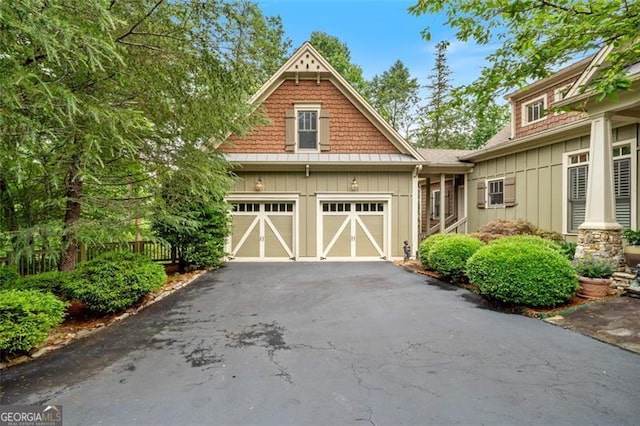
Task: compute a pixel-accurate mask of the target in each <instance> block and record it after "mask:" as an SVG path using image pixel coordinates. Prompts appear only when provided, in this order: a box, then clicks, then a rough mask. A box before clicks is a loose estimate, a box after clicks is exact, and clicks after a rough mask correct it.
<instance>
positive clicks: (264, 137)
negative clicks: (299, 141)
mask: <svg viewBox="0 0 640 426" xmlns="http://www.w3.org/2000/svg"><path fill="white" fill-rule="evenodd" d="M305 101H306V102H320V103H321V104H322V110H328V111H329V113H330V119H329V122H330V125H329V126H330V127H329V132H330V147H329V146H327V147H325V146H323V147H322V148H323V151H325V149H327V148H328V151H326V152H330V153H333V154H342V153H382V154H391V153H397V152H398V149H397V148H396V147H395V146H393V144H392V143H391V142H389V141H388V140H387V139H386V138H385V137H384V136H383V135H382V133H380V131H378V129H376V127H375V126H374V125H373V124H371V122H370V121H369V120H368V119H367V118H366V117H365V116H364V115H363V114H362V113H361V112H360V111H359V110H358V109H357V108H356V107H355V106H354V105H353V104H352V103H351V102H350V101H349V100H348V99H347V98H346V97H345V96H344V95H343V94H342V92H340V91H339V90H338V89H337V88H336V87H335V86H334V85H333V83H331V82H330V81H327V80H321V81H320V84H318V83H317V82H316V81H315V80H313V81H311V80H301V81H300V82H299V83H298V84H296V82H295V81H293V80H286V81H284V82H283V83H282V84H281V85H280V87H278V88H277V89H276V90H275V91H274V92H273V93H272V94H271V96H269V98H268V99H267V100H266V101H265V102H264V110H265V112H266V114H267V116H268V117H269V120H270V121H271V123H270V124H268V125H266V126H262V127H260V128H258V129H257V130H255V131H253V132H251V133H249V134H247V135H246V136H245V137H244V138H243V139H240V138H238V137H236V136H231V137H230V138H229V141H230V142H231V143H232V145H231V144H226V145H224V146H223V147H222V150H223V151H224V152H227V153H248V152H269V153H280V152H282V153H284V152H286V149H285V137H286V135H285V114H286V111H289V110H291V109H293V107H294V103H295V102H305ZM323 145H324V144H323Z"/></svg>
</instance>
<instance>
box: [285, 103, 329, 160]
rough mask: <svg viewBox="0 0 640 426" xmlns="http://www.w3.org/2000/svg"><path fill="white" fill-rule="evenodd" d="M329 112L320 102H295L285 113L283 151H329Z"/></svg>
mask: <svg viewBox="0 0 640 426" xmlns="http://www.w3.org/2000/svg"><path fill="white" fill-rule="evenodd" d="M329 117H330V115H329V110H327V109H322V105H321V103H320V102H296V103H294V104H293V109H291V110H288V111H286V113H285V150H286V151H289V152H298V151H302V152H326V151H330V150H331V144H330V140H331V138H330V134H329V133H330V132H329V131H330V126H329Z"/></svg>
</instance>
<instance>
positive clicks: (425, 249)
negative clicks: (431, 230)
mask: <svg viewBox="0 0 640 426" xmlns="http://www.w3.org/2000/svg"><path fill="white" fill-rule="evenodd" d="M451 235H454V234H434V235H431V236H430V237H427V238H426V239H424V240H423V241H422V242H421V243H420V247H418V257H419V258H420V263H422V266H423V267H425V268H426V269H432V268H431V266H430V265H429V252H430V251H431V248H432V247H433V245H434V244H436V243H437V242H439V241H442V240H444V239H447V238H449V237H451Z"/></svg>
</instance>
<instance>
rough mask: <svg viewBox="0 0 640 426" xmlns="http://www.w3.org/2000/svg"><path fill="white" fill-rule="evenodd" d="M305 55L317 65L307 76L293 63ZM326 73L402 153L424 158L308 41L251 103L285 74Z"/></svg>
mask: <svg viewBox="0 0 640 426" xmlns="http://www.w3.org/2000/svg"><path fill="white" fill-rule="evenodd" d="M306 55H311V56H312V57H313V58H314V59H315V60H316V61H317V62H318V65H319V66H320V69H319V70H318V71H317V72H311V73H309V74H312V76H309V75H307V76H306V77H305V75H304V74H305V73H304V72H302V71H301V72H295V73H293V69H294V68H295V64H296V63H297V62H299V61H300V60H301V59H303V58H304V57H305V56H306ZM300 73H302V75H299V74H300ZM327 74H328V76H329V81H331V82H332V83H333V84H334V85H335V86H336V88H337V89H338V90H339V91H340V92H341V93H342V94H344V95H345V96H346V97H347V99H349V101H351V102H352V103H353V105H354V106H355V107H356V108H357V109H358V110H359V111H360V112H362V113H363V114H364V115H365V117H367V119H368V120H369V121H370V122H371V124H373V126H374V127H375V128H377V129H378V130H379V131H380V132H381V133H382V134H383V135H384V136H385V137H386V138H387V139H388V140H389V142H391V144H393V145H394V146H395V147H396V148H398V150H399V151H400V152H401V153H403V154H408V155H411V156H412V157H414V158H415V159H416V160H423V158H422V156H421V155H420V153H419V152H418V151H417V150H416V149H415V148H414V147H413V146H412V145H411V144H410V143H409V142H407V141H406V140H405V139H404V138H403V137H402V136H401V135H400V134H399V133H398V132H397V131H396V130H395V129H394V128H393V127H391V125H390V124H389V123H387V121H386V120H385V119H384V118H383V117H382V116H381V115H380V113H378V112H377V111H376V110H375V109H374V108H373V107H372V106H371V105H370V104H369V102H367V101H366V100H365V99H364V97H363V96H362V95H360V94H359V93H358V92H357V91H356V90H355V89H354V88H353V87H352V86H351V84H349V82H347V80H346V79H345V78H344V77H342V75H340V73H339V72H338V71H336V70H335V68H333V66H331V64H330V63H329V62H328V61H327V60H326V59H325V58H324V57H323V56H322V55H321V54H320V53H319V52H318V51H317V50H316V49H315V48H314V47H313V46H312V45H311V43H309V42H308V41H307V42H305V43H303V44H302V46H300V47H299V48H298V49H297V50H296V51H295V52H294V53H293V54H292V55H291V56H290V57H289V59H288V60H287V61H286V62H285V63H284V64H283V65H282V66H281V67H280V68H279V69H278V71H276V72H275V73H274V74H273V75H272V76H271V78H269V80H267V82H266V83H264V84H263V85H262V87H260V89H258V91H257V92H256V93H255V94H254V95H253V96H252V97H251V99H250V100H249V102H250V103H252V104H254V105H258V104H260V103H262V102H263V101H264V100H265V99H267V98H268V97H269V96H270V95H271V94H272V93H273V92H274V91H275V90H276V89H277V88H278V87H279V86H280V85H281V84H282V82H283V81H285V80H286V78H287V76H289V77H295V78H296V79H298V78H299V79H312V80H315V81H318V79H322V80H326V78H325V76H327ZM336 83H337V84H336Z"/></svg>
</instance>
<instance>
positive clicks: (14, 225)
mask: <svg viewBox="0 0 640 426" xmlns="http://www.w3.org/2000/svg"><path fill="white" fill-rule="evenodd" d="M0 206H2V210H1V211H2V215H3V216H4V220H5V223H6V226H7V231H9V232H13V231H17V230H18V221H17V218H16V209H15V207H14V205H13V200H12V199H11V194H9V185H7V181H6V180H5V179H4V177H2V176H0Z"/></svg>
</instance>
